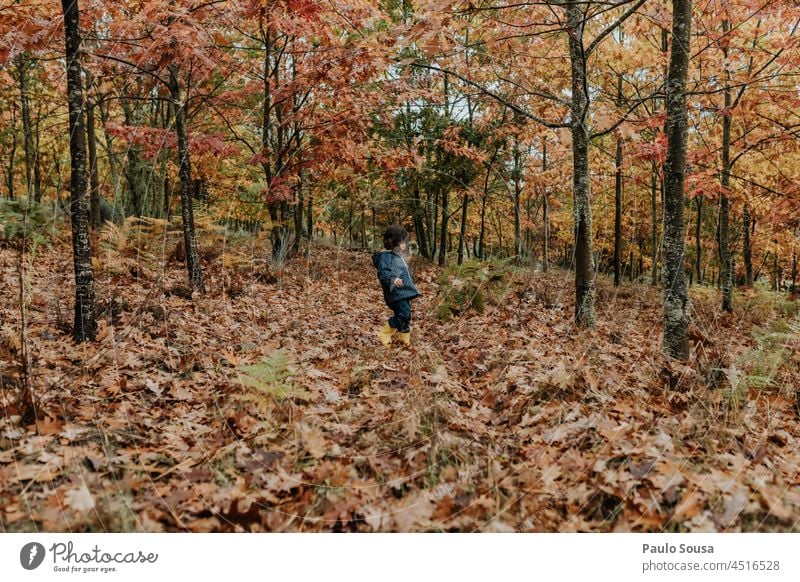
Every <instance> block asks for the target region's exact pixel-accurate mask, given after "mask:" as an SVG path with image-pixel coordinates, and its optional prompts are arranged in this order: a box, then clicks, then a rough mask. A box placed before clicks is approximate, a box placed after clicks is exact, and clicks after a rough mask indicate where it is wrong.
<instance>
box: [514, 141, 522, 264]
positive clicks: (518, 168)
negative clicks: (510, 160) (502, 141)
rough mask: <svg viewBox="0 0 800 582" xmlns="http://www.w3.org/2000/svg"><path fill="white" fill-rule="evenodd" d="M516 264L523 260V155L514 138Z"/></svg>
mask: <svg viewBox="0 0 800 582" xmlns="http://www.w3.org/2000/svg"><path fill="white" fill-rule="evenodd" d="M513 157H514V171H513V176H514V201H513V202H514V262H515V263H516V264H517V265H519V264H520V261H521V260H522V228H521V222H522V221H521V217H520V200H521V198H522V153H521V152H520V149H519V137H515V138H514V152H513Z"/></svg>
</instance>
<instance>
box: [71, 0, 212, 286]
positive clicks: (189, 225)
mask: <svg viewBox="0 0 800 582" xmlns="http://www.w3.org/2000/svg"><path fill="white" fill-rule="evenodd" d="M62 1H64V2H66V1H68V0H62ZM169 89H170V96H171V97H172V103H173V105H174V107H175V134H176V138H177V141H178V178H179V180H180V189H181V218H182V222H183V244H184V249H185V251H186V269H187V270H188V272H189V285H190V286H191V288H192V290H193V291H200V292H201V293H205V286H204V285H203V271H202V269H201V267H200V255H199V253H198V250H197V233H196V232H195V228H194V207H193V205H192V190H193V188H192V170H191V165H190V159H189V138H188V135H187V129H186V102H185V101H184V98H183V97H184V96H183V95H182V94H181V87H180V82H179V80H178V67H177V65H170V66H169Z"/></svg>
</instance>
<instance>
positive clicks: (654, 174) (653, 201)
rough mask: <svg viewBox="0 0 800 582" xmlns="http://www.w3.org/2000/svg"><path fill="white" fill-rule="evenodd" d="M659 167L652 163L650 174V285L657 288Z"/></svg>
mask: <svg viewBox="0 0 800 582" xmlns="http://www.w3.org/2000/svg"><path fill="white" fill-rule="evenodd" d="M657 192H658V166H657V165H656V161H655V160H653V161H652V168H651V173H650V215H651V216H652V228H651V231H650V241H651V244H652V245H653V270H652V273H651V275H650V284H651V285H652V286H653V287H655V286H656V285H658V252H659V250H660V248H661V245H659V244H658V200H657V196H656V193H657Z"/></svg>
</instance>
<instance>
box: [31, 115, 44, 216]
mask: <svg viewBox="0 0 800 582" xmlns="http://www.w3.org/2000/svg"><path fill="white" fill-rule="evenodd" d="M41 119H42V112H41V109H40V108H38V107H37V110H36V123H35V124H34V128H35V135H36V143H35V145H34V150H33V198H34V200H36V202H41V201H42V160H41V157H40V156H39V151H40V150H39V145H40V144H39V138H40V135H41V132H40V131H39V122H40V120H41Z"/></svg>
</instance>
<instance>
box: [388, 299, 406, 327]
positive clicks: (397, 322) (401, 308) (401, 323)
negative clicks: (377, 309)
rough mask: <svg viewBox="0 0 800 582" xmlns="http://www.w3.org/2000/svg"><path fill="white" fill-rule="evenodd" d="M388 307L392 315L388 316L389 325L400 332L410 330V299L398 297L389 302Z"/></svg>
mask: <svg viewBox="0 0 800 582" xmlns="http://www.w3.org/2000/svg"><path fill="white" fill-rule="evenodd" d="M389 309H391V310H392V311H393V312H394V315H393V316H392V317H390V318H389V325H391V326H392V327H393V328H395V329H396V330H397V331H399V332H400V333H406V332H408V331H411V301H409V300H408V299H400V300H399V301H392V302H391V303H389Z"/></svg>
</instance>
